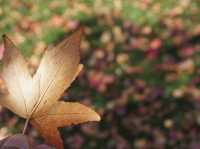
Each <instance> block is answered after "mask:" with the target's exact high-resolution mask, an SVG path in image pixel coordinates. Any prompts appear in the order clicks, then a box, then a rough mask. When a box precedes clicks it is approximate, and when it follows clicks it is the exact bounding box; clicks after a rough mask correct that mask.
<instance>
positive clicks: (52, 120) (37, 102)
mask: <svg viewBox="0 0 200 149" xmlns="http://www.w3.org/2000/svg"><path fill="white" fill-rule="evenodd" d="M81 35H82V30H81V29H79V30H78V31H76V32H75V33H73V34H72V35H71V36H69V37H68V38H66V39H64V40H63V41H62V42H61V43H59V44H58V45H57V46H55V47H53V48H52V49H49V50H47V51H46V53H45V54H44V56H43V58H42V60H41V63H40V65H39V68H38V69H37V71H36V73H35V74H34V75H33V76H31V74H30V72H29V70H28V67H27V63H26V61H25V60H24V58H23V56H22V55H21V54H20V53H19V51H18V50H17V48H16V47H15V46H14V44H13V43H12V42H11V41H10V40H9V39H8V37H6V36H4V46H5V53H4V57H3V70H2V78H3V80H4V81H5V84H6V87H7V89H8V94H6V95H5V96H4V97H5V98H4V99H2V100H1V101H0V102H1V104H2V105H3V106H5V107H7V108H9V109H10V110H11V111H13V112H14V113H16V114H18V115H19V116H21V117H23V118H26V119H28V120H29V119H30V120H31V123H32V124H33V125H34V126H35V127H36V129H38V130H39V132H40V133H41V134H42V136H43V137H44V138H45V140H46V141H47V142H48V143H49V144H52V145H55V146H56V147H57V148H58V149H61V148H63V144H62V139H61V138H60V134H59V132H58V130H57V128H58V127H62V126H67V125H70V124H78V123H82V122H87V121H99V120H100V117H99V115H98V114H97V113H96V112H94V111H93V110H91V109H89V108H87V107H86V106H84V105H81V104H78V103H65V102H58V99H59V97H60V96H61V95H62V94H63V92H64V90H65V89H66V88H68V87H69V86H70V84H71V83H72V82H73V80H74V79H75V78H76V77H77V75H78V74H79V72H80V71H81V70H82V68H83V65H82V64H79V61H80V51H79V47H80V42H81Z"/></svg>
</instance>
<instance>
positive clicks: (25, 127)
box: [22, 118, 30, 135]
mask: <svg viewBox="0 0 200 149" xmlns="http://www.w3.org/2000/svg"><path fill="white" fill-rule="evenodd" d="M29 120H30V118H27V119H26V122H25V124H24V128H23V131H22V134H23V135H24V134H25V133H26V130H27V128H28V123H29Z"/></svg>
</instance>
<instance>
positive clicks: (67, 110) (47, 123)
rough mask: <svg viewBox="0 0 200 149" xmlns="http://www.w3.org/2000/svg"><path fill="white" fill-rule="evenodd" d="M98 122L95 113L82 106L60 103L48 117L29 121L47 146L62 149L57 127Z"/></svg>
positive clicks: (43, 116) (98, 118)
mask: <svg viewBox="0 0 200 149" xmlns="http://www.w3.org/2000/svg"><path fill="white" fill-rule="evenodd" d="M99 120H100V117H99V115H98V114H97V113H96V112H95V111H93V110H92V109H90V108H88V107H86V106H84V105H82V104H79V103H70V102H62V101H60V102H57V104H55V105H54V106H53V107H52V109H51V110H50V111H49V113H48V115H41V116H39V117H36V118H34V119H32V120H31V123H32V124H33V126H34V127H35V128H37V129H38V130H39V132H40V134H41V135H42V136H43V137H44V138H45V140H46V142H47V143H48V144H51V145H54V146H56V148H57V149H63V143H62V139H61V137H60V134H59V132H58V127H63V126H69V125H72V124H79V123H84V122H88V121H99Z"/></svg>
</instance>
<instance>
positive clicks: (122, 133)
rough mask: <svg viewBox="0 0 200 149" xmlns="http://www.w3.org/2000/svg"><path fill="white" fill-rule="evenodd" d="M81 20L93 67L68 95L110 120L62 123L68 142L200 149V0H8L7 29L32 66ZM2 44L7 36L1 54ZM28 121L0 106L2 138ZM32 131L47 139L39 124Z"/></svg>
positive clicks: (86, 60)
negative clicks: (38, 128) (75, 124)
mask: <svg viewBox="0 0 200 149" xmlns="http://www.w3.org/2000/svg"><path fill="white" fill-rule="evenodd" d="M80 24H81V25H83V26H84V28H85V36H84V39H83V41H82V44H81V63H83V64H84V66H85V67H84V70H83V71H82V72H81V74H80V75H79V77H78V78H77V79H76V80H75V81H74V83H73V84H72V86H71V87H70V88H69V89H68V90H67V91H66V93H64V95H63V98H64V99H65V100H66V101H78V102H81V103H83V104H86V105H89V106H91V107H93V108H94V109H95V110H96V111H97V112H98V113H99V114H100V115H101V117H102V120H101V122H99V123H87V124H82V125H77V126H70V127H65V128H62V129H60V131H61V134H62V138H63V140H64V142H65V148H69V149H80V148H81V149H93V148H97V149H102V148H108V149H129V148H136V149H149V148H181V149H199V148H200V2H199V0H176V1H175V0H166V1H161V0H137V1H134V0H76V1H75V0H74V1H67V0H60V1H57V0H43V1H40V0H29V1H27V0H10V1H9V0H7V1H6V0H0V35H2V34H7V35H8V36H9V37H11V39H12V40H13V41H14V43H15V44H16V45H17V47H18V48H19V49H20V50H21V52H22V54H23V55H24V56H25V57H26V58H27V59H28V61H29V64H30V68H31V69H36V68H37V66H38V64H39V61H40V58H41V55H42V54H43V52H44V49H45V47H46V46H47V45H48V46H51V45H53V44H55V43H57V42H59V41H60V40H61V39H63V37H64V36H66V35H68V33H70V32H71V31H73V30H75V29H76V28H77V27H78V26H79V25H80ZM2 49H3V45H2V40H1V42H0V57H2ZM1 86H2V82H1ZM23 125H24V120H22V119H21V118H19V117H17V116H15V115H14V114H13V113H12V112H9V111H8V110H6V109H4V108H0V138H3V137H4V136H7V135H9V134H14V133H19V132H21V131H22V128H23ZM28 133H29V135H30V136H33V137H34V138H35V139H36V140H38V142H41V141H42V140H41V138H40V137H39V135H38V133H37V132H36V131H35V129H33V128H31V127H30V128H29V131H28Z"/></svg>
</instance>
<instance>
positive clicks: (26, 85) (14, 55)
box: [0, 36, 32, 117]
mask: <svg viewBox="0 0 200 149" xmlns="http://www.w3.org/2000/svg"><path fill="white" fill-rule="evenodd" d="M3 40H4V47H5V52H4V56H3V60H2V61H3V69H2V72H1V76H2V79H3V80H4V82H5V84H6V87H7V89H8V92H9V94H8V95H7V96H6V97H5V99H1V101H0V102H1V104H2V105H4V106H6V107H7V108H9V109H10V110H12V111H13V112H15V113H16V114H18V115H20V116H21V117H26V116H27V110H28V109H27V103H28V101H27V100H31V99H32V98H31V97H32V96H31V90H32V85H31V81H32V78H31V75H30V73H29V70H28V67H27V63H26V61H25V60H24V58H23V57H22V55H21V54H20V53H19V51H18V50H17V48H16V47H15V45H14V44H13V43H12V41H11V40H10V39H9V38H8V37H7V36H3Z"/></svg>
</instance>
